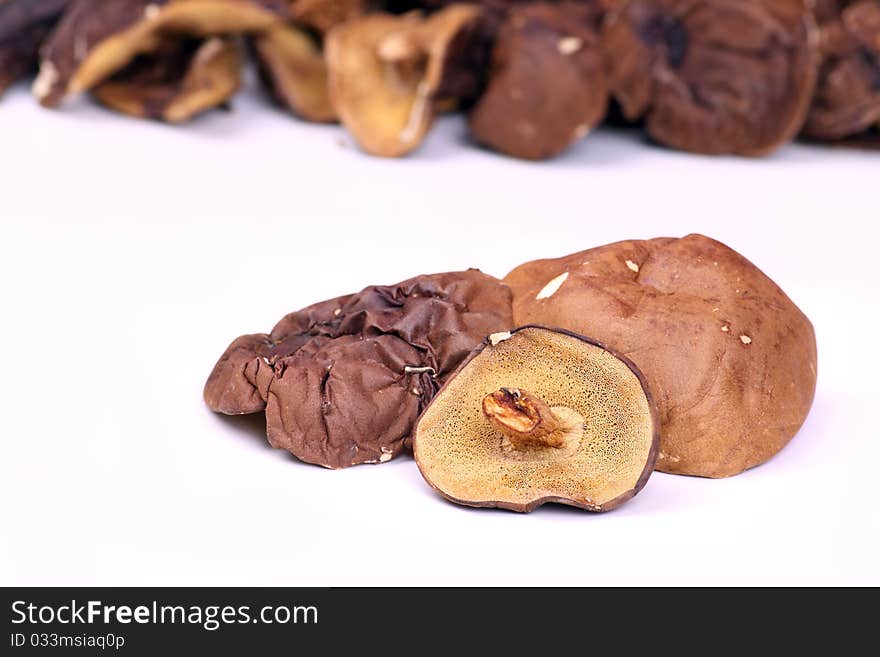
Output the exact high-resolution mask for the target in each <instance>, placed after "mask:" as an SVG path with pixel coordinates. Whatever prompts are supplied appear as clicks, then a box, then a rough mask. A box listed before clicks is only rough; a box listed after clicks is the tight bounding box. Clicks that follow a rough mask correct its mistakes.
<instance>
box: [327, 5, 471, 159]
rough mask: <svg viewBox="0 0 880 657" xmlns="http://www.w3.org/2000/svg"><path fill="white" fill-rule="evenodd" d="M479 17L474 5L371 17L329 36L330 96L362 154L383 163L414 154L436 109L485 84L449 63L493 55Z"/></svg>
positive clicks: (335, 31)
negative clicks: (424, 15) (385, 159)
mask: <svg viewBox="0 0 880 657" xmlns="http://www.w3.org/2000/svg"><path fill="white" fill-rule="evenodd" d="M482 17H483V15H482V12H481V10H480V9H479V8H478V7H475V6H473V5H450V6H449V7H447V8H445V9H443V10H441V11H438V12H437V13H435V14H433V15H431V16H429V17H428V18H424V19H423V18H422V17H421V16H420V15H419V14H417V13H409V14H404V15H402V16H393V15H390V14H370V15H367V16H364V17H363V18H360V19H357V20H353V21H349V22H347V23H343V24H341V25H339V26H337V27H335V28H334V29H332V30H331V31H330V33H329V34H328V35H327V40H326V43H325V49H326V50H325V52H326V57H327V67H328V71H329V81H330V98H331V100H332V102H333V106H334V107H335V108H336V112H337V114H338V115H339V118H340V120H341V121H342V123H343V124H344V125H345V127H346V128H347V129H348V130H349V132H351V134H352V135H353V137H354V139H355V141H357V143H358V145H359V146H360V147H361V148H362V149H363V150H365V151H366V152H368V153H371V154H373V155H381V156H385V157H398V156H401V155H405V154H407V153H409V152H411V151H413V150H414V149H416V148H417V147H418V146H419V145H420V144H421V142H422V140H423V139H424V137H425V135H426V133H427V132H428V129H429V128H430V126H431V123H432V122H433V120H434V115H435V113H436V111H437V109H438V105H439V104H442V103H443V102H444V101H449V100H456V99H459V98H461V96H462V95H464V94H466V93H473V92H474V91H475V90H476V89H477V88H478V87H479V86H480V85H479V83H477V82H475V81H474V77H475V76H479V75H480V71H479V70H474V69H473V68H471V67H467V68H466V69H465V68H463V67H460V66H450V64H452V63H454V62H461V61H468V62H473V61H475V60H479V59H480V56H479V54H476V53H479V52H483V51H488V44H487V40H486V35H485V31H484V27H483V23H482Z"/></svg>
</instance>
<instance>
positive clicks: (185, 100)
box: [93, 37, 243, 123]
mask: <svg viewBox="0 0 880 657" xmlns="http://www.w3.org/2000/svg"><path fill="white" fill-rule="evenodd" d="M242 64H243V56H242V50H241V47H240V46H239V44H237V43H236V42H235V41H233V40H230V39H223V38H220V37H215V38H212V39H208V40H199V39H174V40H169V41H167V42H166V43H164V44H163V45H162V46H160V47H159V49H158V50H157V51H156V52H154V53H151V54H150V55H141V56H139V57H137V58H136V59H135V60H134V61H133V62H132V63H131V64H129V65H128V66H127V67H125V68H124V69H122V71H120V72H119V73H117V74H116V75H114V76H113V77H112V78H110V79H109V80H108V81H107V82H103V83H101V84H99V85H98V86H97V87H95V89H94V90H93V94H94V96H95V98H97V99H98V100H99V101H100V102H101V103H102V104H104V105H106V106H107V107H110V108H112V109H114V110H116V111H118V112H122V113H123V114H128V115H129V116H134V117H138V118H145V119H156V120H160V121H166V122H168V123H183V122H185V121H189V120H190V119H192V118H193V117H195V116H196V115H198V114H201V113H202V112H205V111H207V110H210V109H214V108H216V107H218V106H220V105H223V104H224V103H226V102H227V101H228V100H229V99H230V98H231V97H232V96H233V95H234V94H235V92H236V91H238V88H239V86H240V73H241V67H242Z"/></svg>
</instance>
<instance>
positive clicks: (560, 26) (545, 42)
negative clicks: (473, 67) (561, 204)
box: [470, 0, 608, 160]
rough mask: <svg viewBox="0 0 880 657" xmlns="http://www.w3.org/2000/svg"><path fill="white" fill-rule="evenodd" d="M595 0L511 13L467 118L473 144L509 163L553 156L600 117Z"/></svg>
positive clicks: (604, 95) (603, 95)
mask: <svg viewBox="0 0 880 657" xmlns="http://www.w3.org/2000/svg"><path fill="white" fill-rule="evenodd" d="M602 16H603V10H602V5H601V3H600V2H599V1H598V0H592V1H590V2H557V3H550V2H536V3H533V4H527V5H523V6H522V7H518V8H515V9H513V10H512V11H511V12H510V13H509V14H508V16H507V19H506V21H505V23H504V24H503V25H502V27H501V29H500V31H499V33H498V38H497V42H496V44H495V47H494V50H493V55H492V68H491V70H490V74H489V83H488V86H487V88H486V90H485V92H484V93H483V95H482V97H481V98H480V100H479V101H478V102H477V104H476V105H475V106H474V109H473V111H472V112H471V115H470V129H471V134H472V136H473V137H474V139H476V140H477V141H478V142H480V143H482V144H484V145H486V146H488V147H490V148H492V149H495V150H498V151H501V152H502V153H506V154H508V155H513V156H514V157H520V158H526V159H530V160H539V159H544V158H548V157H552V156H554V155H556V154H558V153H560V152H561V151H563V150H564V149H565V148H567V147H568V146H569V145H570V144H572V143H574V142H575V141H577V140H579V139H581V138H582V137H584V136H585V135H586V134H587V133H588V132H589V131H590V130H592V129H593V128H594V127H595V126H596V125H597V124H598V123H599V122H600V121H601V120H602V118H603V117H604V116H605V110H606V108H607V106H608V88H607V84H606V82H605V72H604V70H603V67H602V57H601V54H600V51H599V47H598V45H599V38H598V32H599V25H600V22H601V19H602Z"/></svg>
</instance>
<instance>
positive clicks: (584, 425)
mask: <svg viewBox="0 0 880 657" xmlns="http://www.w3.org/2000/svg"><path fill="white" fill-rule="evenodd" d="M659 442H660V422H659V420H658V417H657V410H656V407H655V406H654V402H653V400H652V398H651V395H650V394H649V393H648V391H647V389H646V387H645V384H644V381H643V379H642V375H641V374H640V373H639V371H638V370H637V369H636V368H635V367H634V366H633V365H632V363H631V362H630V361H628V360H627V359H625V358H623V357H620V356H618V355H617V354H615V353H614V352H613V351H611V350H609V349H608V348H606V347H604V346H603V345H601V344H599V343H596V342H594V341H592V340H589V339H587V338H584V337H581V336H578V335H575V334H573V333H568V332H564V331H558V330H553V329H547V328H543V327H537V326H526V327H523V328H521V329H518V330H516V331H513V332H512V333H506V334H503V335H500V336H492V338H491V339H490V341H488V342H487V343H486V344H484V345H483V347H482V348H481V349H480V350H479V351H478V352H477V353H476V354H475V355H474V356H473V357H472V358H471V359H470V360H469V361H468V362H467V364H466V365H464V366H463V367H462V368H461V369H460V370H459V371H458V373H456V374H455V375H454V376H453V377H452V378H450V380H449V381H447V382H446V384H445V385H444V386H443V388H442V389H441V390H440V392H438V393H437V396H436V397H435V398H434V401H433V402H431V405H430V406H428V408H427V410H426V411H425V413H424V414H423V415H422V417H421V418H420V419H419V422H418V424H417V426H416V430H415V434H414V448H415V456H416V462H417V463H418V465H419V469H420V470H421V472H422V475H423V476H424V477H425V480H426V481H427V482H428V483H429V484H430V485H431V486H432V487H434V488H435V489H436V490H437V491H439V492H440V493H441V494H442V495H443V496H444V497H446V498H447V499H449V500H451V501H453V502H456V503H458V504H465V505H467V506H477V507H500V508H504V509H510V510H513V511H521V512H528V511H532V510H533V509H535V508H537V507H538V506H541V505H542V504H545V503H547V502H558V503H561V504H568V505H571V506H576V507H580V508H583V509H587V510H589V511H608V510H610V509H613V508H614V507H616V506H618V505H620V504H622V503H623V502H625V501H627V500H628V499H630V498H631V497H633V496H634V495H635V494H636V493H638V492H639V491H640V490H641V489H642V487H643V486H644V485H645V483H646V482H647V481H648V477H650V476H651V472H652V471H653V470H654V463H655V460H656V458H657V450H658V445H659Z"/></svg>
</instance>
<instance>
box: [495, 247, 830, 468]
mask: <svg viewBox="0 0 880 657" xmlns="http://www.w3.org/2000/svg"><path fill="white" fill-rule="evenodd" d="M504 282H505V283H507V284H508V285H509V286H510V288H511V289H512V290H513V294H514V301H513V317H514V321H515V322H516V323H518V324H526V323H541V324H548V325H551V326H559V327H562V328H565V329H568V330H571V331H576V332H578V333H582V334H586V335H590V336H593V337H595V338H597V339H599V340H601V341H602V342H603V343H605V344H608V345H611V346H613V347H614V348H615V349H616V350H618V351H619V352H621V353H623V354H625V355H626V356H627V357H629V358H631V359H632V360H633V362H635V363H636V365H637V366H638V368H639V369H640V370H641V371H642V372H643V373H644V375H645V377H646V380H647V381H648V385H649V387H650V390H651V392H652V393H653V395H654V397H655V399H656V400H657V404H658V407H659V410H660V418H661V421H662V423H663V440H662V445H661V452H660V456H659V459H658V461H657V467H658V469H660V470H662V471H663V472H671V473H676V474H686V475H698V476H703V477H715V478H717V477H729V476H732V475H735V474H738V473H740V472H742V471H743V470H747V469H748V468H752V467H754V466H756V465H760V464H761V463H764V462H765V461H767V460H768V459H770V458H771V457H772V456H773V455H774V454H776V453H778V452H779V451H780V450H781V449H782V448H783V447H785V445H786V444H788V442H789V441H790V440H791V439H792V437H793V436H794V435H795V434H796V433H797V432H798V430H799V429H800V427H801V426H802V425H803V423H804V421H805V420H806V418H807V415H808V414H809V411H810V407H811V406H812V403H813V396H814V394H815V390H816V376H817V369H818V364H817V351H816V335H815V332H814V331H813V326H812V324H811V323H810V321H809V319H808V318H807V317H806V316H805V315H804V313H803V312H801V310H799V309H798V307H797V306H796V305H795V304H794V303H793V302H792V300H791V299H790V298H789V297H788V296H787V295H786V294H785V292H784V291H783V290H782V289H781V288H780V287H779V286H778V285H776V284H775V283H774V282H773V281H772V280H770V279H769V278H768V277H767V276H766V275H765V274H764V273H763V272H761V270H760V269H758V268H757V267H756V266H755V265H754V264H753V263H751V262H750V261H748V260H747V259H746V258H745V257H743V256H742V255H741V254H739V253H737V252H736V251H734V250H733V249H731V248H730V247H727V246H725V245H724V244H721V243H720V242H716V241H715V240H712V239H710V238H708V237H705V236H703V235H689V236H687V237H684V238H681V239H671V238H657V239H653V240H647V241H637V240H633V241H626V242H618V243H615V244H609V245H605V246H601V247H598V248H594V249H589V250H587V251H580V252H577V253H572V254H570V255H568V256H564V257H561V258H554V259H549V260H535V261H533V262H529V263H524V264H522V265H520V266H519V267H517V268H516V269H514V270H513V271H512V272H510V273H509V274H508V275H507V277H506V278H505V279H504Z"/></svg>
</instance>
